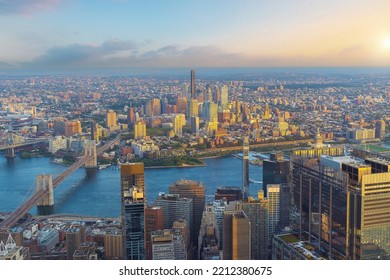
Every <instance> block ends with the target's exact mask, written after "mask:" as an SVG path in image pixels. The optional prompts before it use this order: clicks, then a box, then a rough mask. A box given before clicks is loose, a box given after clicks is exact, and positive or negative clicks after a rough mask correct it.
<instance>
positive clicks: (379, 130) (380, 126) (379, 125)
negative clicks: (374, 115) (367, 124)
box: [375, 120, 386, 139]
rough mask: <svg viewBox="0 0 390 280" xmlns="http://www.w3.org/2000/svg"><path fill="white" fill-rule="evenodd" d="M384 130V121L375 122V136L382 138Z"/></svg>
mask: <svg viewBox="0 0 390 280" xmlns="http://www.w3.org/2000/svg"><path fill="white" fill-rule="evenodd" d="M385 131H386V123H385V121H384V120H380V121H377V122H376V123H375V138H379V139H384V138H385Z"/></svg>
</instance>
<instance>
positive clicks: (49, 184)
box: [37, 174, 54, 215]
mask: <svg viewBox="0 0 390 280" xmlns="http://www.w3.org/2000/svg"><path fill="white" fill-rule="evenodd" d="M39 190H48V192H47V194H46V195H45V196H44V197H43V198H42V199H41V200H40V201H39V202H38V203H37V207H38V213H39V214H40V215H49V214H52V213H53V210H54V191H53V177H52V176H51V175H48V174H40V175H37V191H39Z"/></svg>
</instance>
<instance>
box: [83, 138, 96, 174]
mask: <svg viewBox="0 0 390 280" xmlns="http://www.w3.org/2000/svg"><path fill="white" fill-rule="evenodd" d="M84 156H85V157H91V158H90V159H89V160H87V161H86V162H85V167H86V168H96V167H97V154H96V142H95V140H90V141H86V142H85V145H84Z"/></svg>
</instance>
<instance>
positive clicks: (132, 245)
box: [121, 163, 145, 260]
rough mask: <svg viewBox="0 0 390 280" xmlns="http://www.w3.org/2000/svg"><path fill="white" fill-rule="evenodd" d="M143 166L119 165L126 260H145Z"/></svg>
mask: <svg viewBox="0 0 390 280" xmlns="http://www.w3.org/2000/svg"><path fill="white" fill-rule="evenodd" d="M144 188H145V183H144V164H143V163H127V164H122V165H121V197H122V231H123V233H122V234H123V245H124V247H123V256H124V257H125V259H128V260H144V259H145V249H144V243H145V237H144V232H145V221H144V220H145V219H144V216H145V214H144V211H145V210H144V209H145V199H144Z"/></svg>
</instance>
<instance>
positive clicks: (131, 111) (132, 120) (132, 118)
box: [127, 108, 135, 128]
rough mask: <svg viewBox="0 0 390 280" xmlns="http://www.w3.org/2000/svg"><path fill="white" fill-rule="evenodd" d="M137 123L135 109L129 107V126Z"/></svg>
mask: <svg viewBox="0 0 390 280" xmlns="http://www.w3.org/2000/svg"><path fill="white" fill-rule="evenodd" d="M134 123H135V114H134V109H133V108H128V109H127V124H128V125H129V127H130V128H131V127H133V125H134Z"/></svg>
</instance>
